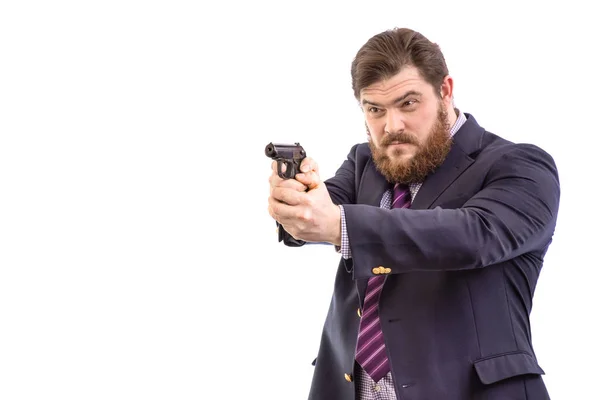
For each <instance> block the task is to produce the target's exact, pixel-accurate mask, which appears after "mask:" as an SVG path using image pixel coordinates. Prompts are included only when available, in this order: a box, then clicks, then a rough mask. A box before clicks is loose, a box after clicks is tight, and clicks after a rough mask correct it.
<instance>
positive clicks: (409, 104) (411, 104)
mask: <svg viewBox="0 0 600 400" xmlns="http://www.w3.org/2000/svg"><path fill="white" fill-rule="evenodd" d="M415 104H417V100H415V99H410V100H406V101H405V102H404V103H402V107H410V106H414V105H415Z"/></svg>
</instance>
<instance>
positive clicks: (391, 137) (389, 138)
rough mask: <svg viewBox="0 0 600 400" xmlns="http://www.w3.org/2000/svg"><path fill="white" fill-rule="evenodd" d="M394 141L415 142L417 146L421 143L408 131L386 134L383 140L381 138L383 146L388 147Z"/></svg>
mask: <svg viewBox="0 0 600 400" xmlns="http://www.w3.org/2000/svg"><path fill="white" fill-rule="evenodd" d="M393 142H398V143H401V144H414V145H415V146H418V145H419V141H418V140H417V139H416V138H415V137H414V136H412V135H409V134H408V133H405V132H401V133H394V134H391V133H390V134H388V135H386V136H385V137H384V138H383V139H382V140H381V144H380V145H381V146H382V147H387V146H389V145H390V144H392V143H393Z"/></svg>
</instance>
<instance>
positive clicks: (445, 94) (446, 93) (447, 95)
mask: <svg viewBox="0 0 600 400" xmlns="http://www.w3.org/2000/svg"><path fill="white" fill-rule="evenodd" d="M453 95H454V80H453V79H452V77H451V76H450V75H446V77H445V78H444V81H443V82H442V86H441V87H440V96H441V97H442V101H443V102H444V104H445V105H446V106H452V97H453Z"/></svg>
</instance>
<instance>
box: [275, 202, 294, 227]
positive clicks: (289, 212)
mask: <svg viewBox="0 0 600 400" xmlns="http://www.w3.org/2000/svg"><path fill="white" fill-rule="evenodd" d="M294 212H295V211H294V207H293V206H290V205H288V204H285V203H282V202H281V201H279V200H277V199H276V198H274V197H273V196H269V214H270V215H271V217H273V219H275V220H276V221H277V222H279V223H282V224H283V223H284V222H286V221H288V220H289V219H290V217H291V216H293V215H294Z"/></svg>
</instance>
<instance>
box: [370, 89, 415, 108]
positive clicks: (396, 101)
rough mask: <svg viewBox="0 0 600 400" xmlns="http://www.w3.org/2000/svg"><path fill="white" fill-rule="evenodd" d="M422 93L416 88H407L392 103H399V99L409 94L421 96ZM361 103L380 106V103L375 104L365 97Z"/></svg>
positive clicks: (401, 99) (403, 98)
mask: <svg viewBox="0 0 600 400" xmlns="http://www.w3.org/2000/svg"><path fill="white" fill-rule="evenodd" d="M421 95H422V94H421V93H419V92H417V91H416V90H409V91H408V92H406V93H404V94H403V95H402V96H400V97H398V98H397V99H395V100H394V102H393V104H397V103H400V102H401V101H403V100H405V99H406V98H407V97H409V96H421ZM362 104H363V105H365V104H370V105H372V106H375V107H381V104H377V103H375V102H372V101H369V100H367V99H363V101H362Z"/></svg>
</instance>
